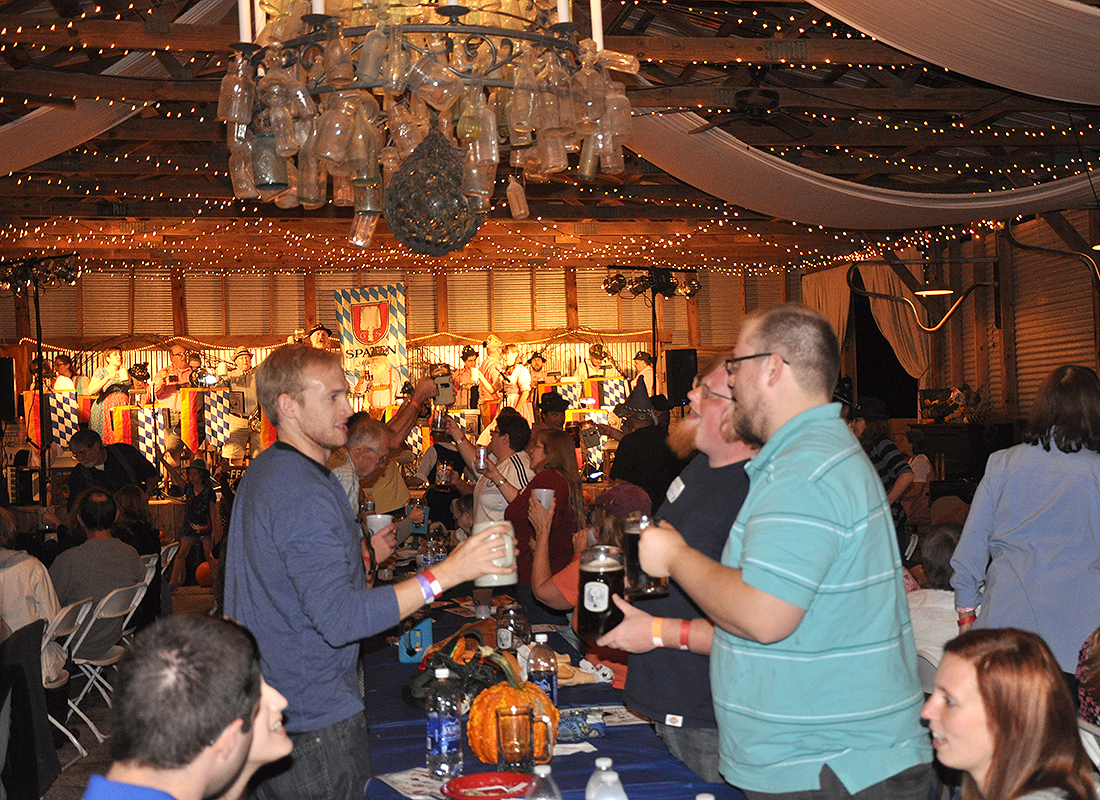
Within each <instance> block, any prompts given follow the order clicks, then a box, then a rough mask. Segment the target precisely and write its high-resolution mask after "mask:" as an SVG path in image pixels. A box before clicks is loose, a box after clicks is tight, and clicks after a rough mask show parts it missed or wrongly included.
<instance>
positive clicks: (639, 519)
mask: <svg viewBox="0 0 1100 800" xmlns="http://www.w3.org/2000/svg"><path fill="white" fill-rule="evenodd" d="M648 527H649V517H647V516H646V515H645V514H641V513H639V512H637V511H635V512H633V513H631V514H630V515H629V516H628V517H627V518H626V520H625V521H624V522H623V549H624V550H625V555H626V596H627V597H629V598H630V599H631V600H639V599H642V598H645V597H664V596H665V595H667V594H668V578H654V577H653V576H652V575H650V574H649V573H648V572H646V571H645V570H643V569H642V562H641V559H640V558H639V556H638V544H639V542H640V541H641V539H642V531H643V530H645V529H646V528H648Z"/></svg>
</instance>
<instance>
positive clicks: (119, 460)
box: [68, 428, 160, 508]
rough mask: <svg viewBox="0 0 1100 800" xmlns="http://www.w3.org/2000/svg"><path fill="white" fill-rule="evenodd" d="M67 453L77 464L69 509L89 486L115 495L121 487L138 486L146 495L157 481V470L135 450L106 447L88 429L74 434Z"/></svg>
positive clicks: (118, 444) (71, 479) (71, 477)
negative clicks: (70, 454)
mask: <svg viewBox="0 0 1100 800" xmlns="http://www.w3.org/2000/svg"><path fill="white" fill-rule="evenodd" d="M69 450H70V451H71V452H72V454H73V458H75V459H76V460H77V462H78V463H77V465H76V467H74V468H73V471H72V473H70V475H69V502H68V507H69V508H72V507H73V503H74V502H75V501H76V498H77V497H78V496H79V495H80V493H81V492H83V491H84V490H85V489H88V488H90V487H92V486H98V487H99V488H100V489H105V490H106V491H108V492H110V493H111V494H114V493H115V492H117V491H118V490H119V489H121V488H122V487H123V486H129V485H130V484H137V485H138V486H140V487H141V488H143V489H145V491H146V493H148V492H149V490H150V489H152V488H154V487H155V486H156V485H157V481H158V479H159V478H160V476H159V474H158V473H157V468H156V467H155V466H154V465H153V464H152V463H150V461H149V459H147V458H146V457H145V456H143V455H142V454H141V451H139V450H138V449H137V448H136V447H134V446H133V445H129V444H124V443H122V442H116V443H115V444H108V445H105V444H103V440H102V439H101V438H100V437H99V434H98V433H96V432H95V431H93V430H92V429H91V428H82V429H81V430H79V431H77V432H76V433H74V434H73V435H72V438H71V439H69Z"/></svg>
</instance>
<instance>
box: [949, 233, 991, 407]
mask: <svg viewBox="0 0 1100 800" xmlns="http://www.w3.org/2000/svg"><path fill="white" fill-rule="evenodd" d="M949 252H950V253H951V257H952V258H961V257H962V248H961V246H960V244H959V242H958V240H956V241H953V242H952V243H951V247H950V249H949ZM970 274H971V279H972V281H973V283H984V282H987V281H988V280H989V274H990V269H989V264H986V263H984V262H975V263H974V264H973V265H971V273H970ZM971 285H972V284H971ZM991 297H992V294H991V293H990V292H988V291H982V290H978V291H976V292H974V294H973V296H972V297H971V300H973V301H974V362H975V364H974V366H975V374H976V379H977V384H978V385H977V386H972V387H971V388H973V389H979V388H980V390H981V392H982V397H986V398H988V397H989V387H990V381H989V329H990V322H991V319H992V313H991V309H990V306H991V303H990V300H991Z"/></svg>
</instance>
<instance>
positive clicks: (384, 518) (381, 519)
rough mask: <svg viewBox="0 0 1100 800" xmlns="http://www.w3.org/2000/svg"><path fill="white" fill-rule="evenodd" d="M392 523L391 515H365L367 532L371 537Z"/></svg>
mask: <svg viewBox="0 0 1100 800" xmlns="http://www.w3.org/2000/svg"><path fill="white" fill-rule="evenodd" d="M392 522H393V514H367V531H368V532H369V533H370V534H371V536H373V535H374V534H376V533H378V531H380V530H382V529H383V528H384V527H386V526H387V525H389V524H390V523H392Z"/></svg>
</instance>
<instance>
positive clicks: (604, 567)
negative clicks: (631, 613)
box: [577, 545, 626, 644]
mask: <svg viewBox="0 0 1100 800" xmlns="http://www.w3.org/2000/svg"><path fill="white" fill-rule="evenodd" d="M625 572H626V570H625V569H624V566H623V552H622V550H620V549H619V548H617V547H609V546H608V545H598V546H596V547H590V548H588V549H587V550H585V551H584V552H583V553H581V566H580V592H579V594H578V597H577V634H578V635H579V636H580V637H581V638H582V639H583V640H584V641H586V642H588V643H589V644H595V643H596V640H597V639H599V638H600V637H601V636H603V635H604V634H605V633H607V632H608V631H610V630H611V629H612V628H614V627H615V626H617V625H618V624H619V623H620V622H622V621H623V612H622V611H620V610H619V607H618V606H617V605H615V601H613V600H612V599H611V595H613V594H617V595H619V596H620V597H622V596H624V595H623V587H624V583H625V579H626V575H625Z"/></svg>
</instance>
